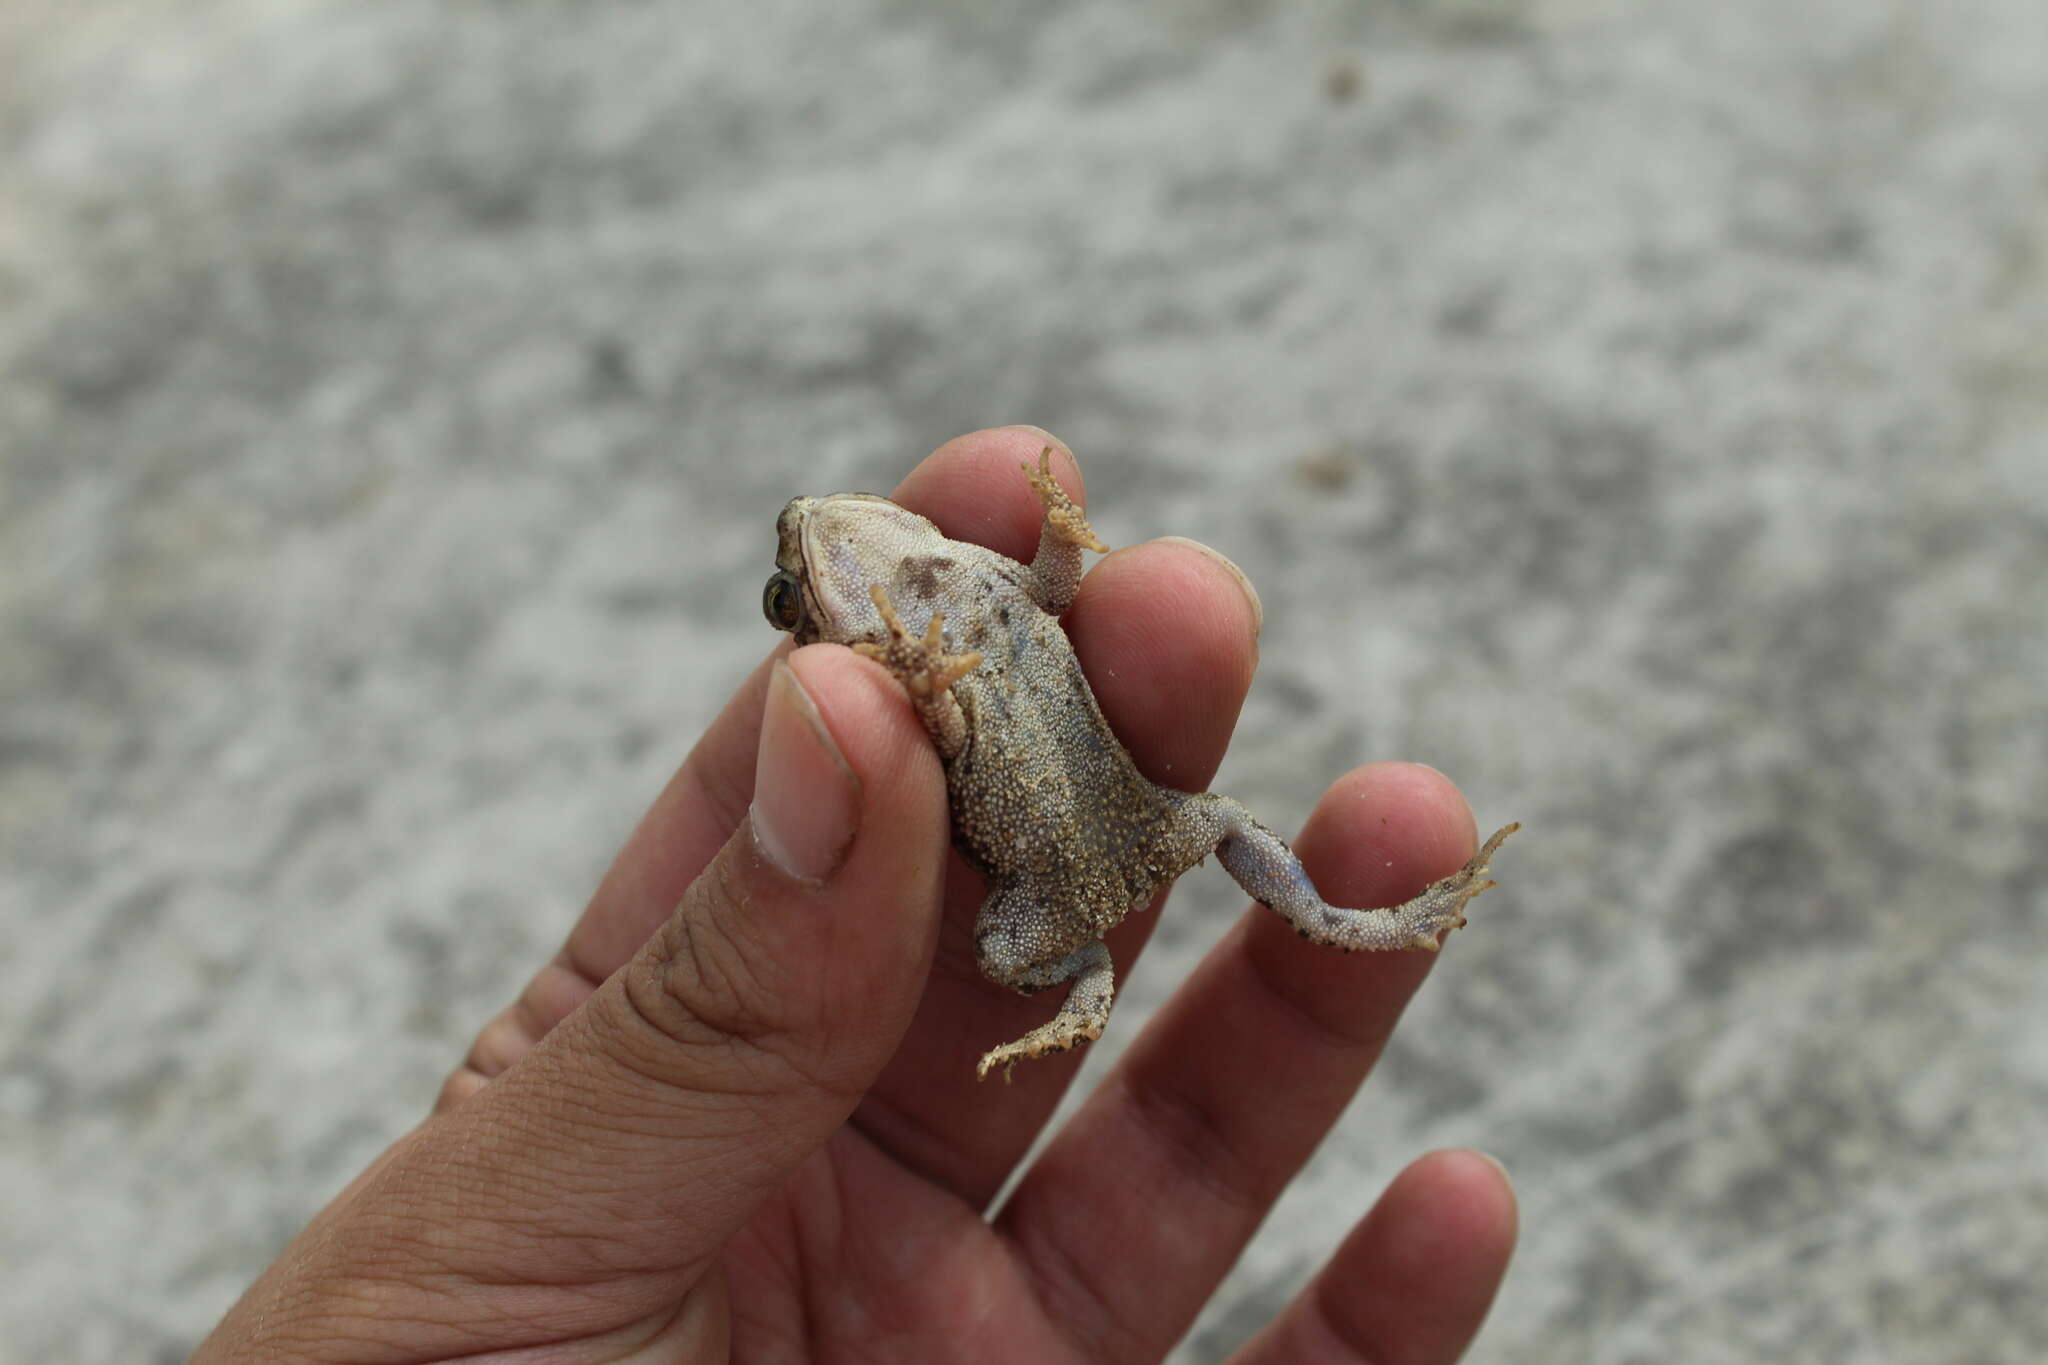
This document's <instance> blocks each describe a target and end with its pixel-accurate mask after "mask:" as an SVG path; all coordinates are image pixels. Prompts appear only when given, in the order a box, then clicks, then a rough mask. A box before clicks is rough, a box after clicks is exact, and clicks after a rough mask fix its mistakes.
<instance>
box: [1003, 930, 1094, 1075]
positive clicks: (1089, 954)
mask: <svg viewBox="0 0 2048 1365" xmlns="http://www.w3.org/2000/svg"><path fill="white" fill-rule="evenodd" d="M990 947H991V939H990V936H987V935H984V936H983V939H982V943H981V970H982V971H983V973H984V974H986V975H987V976H988V977H989V979H990V980H993V981H999V982H1001V983H1002V984H1003V985H1005V986H1008V987H1010V988H1012V989H1013V990H1019V991H1026V992H1029V991H1036V990H1043V989H1044V988H1045V987H1047V986H1057V985H1058V984H1059V983H1060V982H1062V981H1072V982H1073V983H1074V984H1073V985H1072V986H1071V987H1070V988H1068V990H1067V998H1066V1000H1065V1001H1064V1002H1063V1003H1062V1004H1061V1005H1060V1012H1059V1013H1058V1014H1056V1015H1054V1016H1053V1017H1052V1018H1051V1019H1049V1020H1047V1021H1046V1022H1045V1023H1043V1024H1040V1025H1039V1026H1038V1027H1037V1028H1035V1029H1033V1030H1031V1032H1029V1033H1027V1034H1025V1035H1024V1036H1023V1037H1022V1038H1019V1039H1018V1040H1017V1041H1016V1042H1014V1043H1005V1044H1003V1045H1002V1046H1001V1047H999V1048H996V1049H995V1050H994V1051H992V1052H990V1053H989V1054H988V1055H986V1056H985V1057H983V1058H982V1059H981V1064H980V1065H979V1066H977V1067H975V1068H974V1076H975V1079H976V1080H980V1079H981V1078H983V1077H985V1076H987V1075H988V1073H989V1072H990V1071H991V1070H993V1069H994V1068H996V1067H1001V1068H1002V1069H1003V1079H1004V1080H1005V1081H1007V1080H1009V1079H1010V1068H1011V1067H1013V1066H1015V1065H1016V1064H1017V1063H1018V1062H1021V1061H1024V1060H1026V1059H1027V1058H1031V1057H1046V1056H1050V1055H1052V1054H1053V1053H1055V1052H1065V1051H1066V1050H1067V1049H1069V1048H1073V1047H1078V1046H1080V1045H1081V1044H1082V1043H1087V1042H1093V1041H1094V1040H1095V1039H1097V1038H1100V1037H1101V1036H1102V1030H1103V1027H1104V1025H1106V1024H1108V1023H1109V1002H1110V1000H1111V999H1112V997H1114V996H1115V994H1116V977H1115V973H1114V972H1112V971H1111V969H1110V965H1109V949H1108V947H1107V946H1106V945H1104V944H1103V942H1102V940H1101V939H1097V940H1096V941H1095V942H1093V943H1086V944H1083V945H1082V946H1081V947H1079V948H1076V949H1075V950H1074V951H1073V952H1071V953H1068V954H1067V955H1066V956H1065V957H1062V958H1058V959H1055V960H1054V961H1052V962H1047V963H1041V964H1027V963H1023V962H1019V961H1015V960H1011V961H1004V960H1002V959H1001V958H1000V956H999V955H992V954H991V952H990ZM997 953H998V954H999V953H1000V949H998V950H997Z"/></svg>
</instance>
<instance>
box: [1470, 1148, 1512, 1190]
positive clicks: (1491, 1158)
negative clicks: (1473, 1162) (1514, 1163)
mask: <svg viewBox="0 0 2048 1365" xmlns="http://www.w3.org/2000/svg"><path fill="white" fill-rule="evenodd" d="M1465 1150H1466V1151H1468V1152H1470V1153H1471V1154H1472V1155H1473V1156H1476V1157H1478V1158H1479V1159H1480V1160H1481V1161H1484V1162H1485V1163H1486V1164H1487V1165H1489V1166H1491V1167H1493V1169H1495V1170H1496V1171H1499V1172H1500V1178H1501V1179H1502V1180H1503V1181H1504V1182H1506V1184H1507V1187H1508V1188H1509V1189H1513V1188H1514V1187H1515V1178H1514V1177H1513V1176H1511V1175H1509V1174H1508V1168H1507V1167H1506V1166H1504V1165H1503V1164H1501V1159H1500V1158H1499V1157H1497V1156H1495V1155H1494V1154H1493V1153H1492V1152H1482V1151H1481V1150H1479V1148H1477V1147H1467V1148H1466V1149H1465Z"/></svg>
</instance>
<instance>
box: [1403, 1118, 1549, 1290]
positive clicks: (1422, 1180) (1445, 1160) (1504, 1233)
mask: <svg viewBox="0 0 2048 1365" xmlns="http://www.w3.org/2000/svg"><path fill="white" fill-rule="evenodd" d="M1404 1183H1406V1184H1413V1185H1418V1186H1420V1187H1421V1188H1420V1189H1419V1190H1417V1191H1416V1192H1415V1193H1414V1196H1413V1197H1415V1198H1417V1199H1418V1200H1420V1201H1422V1202H1423V1203H1425V1204H1426V1205H1427V1206H1428V1208H1429V1209H1431V1210H1432V1211H1433V1216H1434V1217H1436V1218H1437V1219H1439V1220H1441V1222H1440V1226H1442V1227H1444V1228H1445V1230H1446V1232H1447V1235H1448V1236H1449V1237H1450V1239H1451V1240H1452V1241H1453V1242H1455V1243H1456V1244H1457V1245H1459V1246H1462V1247H1465V1248H1468V1249H1469V1250H1470V1252H1471V1253H1472V1254H1481V1253H1485V1254H1490V1255H1492V1256H1494V1257H1495V1258H1496V1259H1498V1260H1499V1261H1500V1263H1501V1264H1502V1265H1503V1266H1505V1264H1506V1262H1507V1258H1508V1256H1509V1254H1510V1253H1511V1252H1512V1251H1513V1250H1514V1245H1515V1238H1516V1236H1517V1234H1518V1232H1519V1220H1520V1212H1519V1207H1520V1206H1519V1201H1518V1199H1517V1197H1516V1195H1515V1182H1514V1178H1513V1177H1512V1176H1510V1175H1509V1174H1508V1168H1507V1167H1506V1166H1505V1165H1503V1164H1502V1163H1501V1161H1500V1159H1499V1158H1498V1157H1496V1156H1493V1155H1492V1154H1491V1153H1488V1152H1482V1151H1480V1150H1478V1149H1477V1148H1473V1147H1447V1148H1442V1149H1440V1150H1438V1151H1434V1152H1429V1153H1426V1154H1425V1155H1423V1156H1420V1157H1418V1158H1416V1159H1415V1160H1414V1161H1413V1162H1411V1163H1409V1165H1408V1167H1407V1169H1406V1170H1404V1171H1402V1172H1401V1174H1400V1175H1399V1176H1397V1177H1396V1178H1395V1184H1396V1185H1402V1184H1404ZM1391 1192H1392V1187H1390V1188H1389V1193H1390V1194H1391Z"/></svg>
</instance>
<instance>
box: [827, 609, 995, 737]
mask: <svg viewBox="0 0 2048 1365" xmlns="http://www.w3.org/2000/svg"><path fill="white" fill-rule="evenodd" d="M868 597H869V599H870V600H871V601H873V602H874V604H875V610H876V611H878V612H880V613H881V616H882V625H883V627H884V628H885V629H887V630H888V632H889V639H888V643H886V644H879V645H874V644H867V643H865V642H863V643H861V644H857V645H855V646H854V647H853V652H854V653H856V654H858V655H860V656H861V657H862V658H864V659H873V660H874V661H875V662H876V663H878V664H880V665H881V666H882V667H884V668H886V669H888V670H889V671H890V672H891V673H892V674H894V675H895V677H896V681H898V682H900V683H902V684H903V690H904V691H906V692H908V693H909V694H910V704H911V705H912V706H913V707H915V708H916V709H917V716H918V719H919V720H922V721H923V722H924V728H925V729H926V731H928V732H929V733H930V734H931V737H932V743H933V744H935V745H937V746H938V750H939V757H941V758H953V757H955V756H957V755H958V754H959V752H960V751H961V750H962V749H964V748H966V747H967V717H966V715H965V714H964V713H962V711H961V710H960V699H959V698H957V697H955V696H954V695H953V692H952V687H953V684H954V683H956V682H959V681H960V680H961V679H962V678H964V677H966V676H967V675H968V674H969V673H972V672H973V671H974V670H975V669H977V668H979V667H981V656H980V655H979V654H975V653H971V652H970V653H967V654H948V653H946V639H945V634H944V631H943V629H942V627H943V626H944V623H945V618H944V617H942V616H940V615H939V613H937V612H933V613H932V619H931V623H930V624H929V625H927V626H926V627H925V632H924V638H923V639H919V638H918V637H917V636H915V635H912V634H911V633H910V632H909V631H908V630H906V629H904V626H903V618H902V617H900V616H898V615H897V614H896V608H895V606H894V604H892V603H891V602H890V601H889V594H888V593H886V592H883V591H882V587H881V585H880V584H879V583H877V584H871V585H870V586H869V588H868Z"/></svg>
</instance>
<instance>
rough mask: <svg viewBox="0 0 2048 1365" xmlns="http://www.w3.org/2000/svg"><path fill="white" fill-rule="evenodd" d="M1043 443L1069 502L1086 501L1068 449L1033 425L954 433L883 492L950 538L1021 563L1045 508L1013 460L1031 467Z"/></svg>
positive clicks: (1028, 555) (1031, 550)
mask: <svg viewBox="0 0 2048 1365" xmlns="http://www.w3.org/2000/svg"><path fill="white" fill-rule="evenodd" d="M1048 445H1050V446H1051V447H1053V450H1054V452H1055V453H1054V457H1053V462H1052V472H1053V477H1054V478H1055V479H1057V480H1058V481H1059V484H1060V487H1062V488H1064V489H1065V490H1066V491H1067V493H1068V495H1069V496H1070V497H1072V498H1073V499H1074V501H1075V502H1076V503H1079V504H1081V505H1082V506H1086V505H1087V496H1086V490H1085V488H1084V486H1083V484H1082V480H1081V469H1080V465H1079V463H1078V462H1076V460H1075V459H1074V453H1073V451H1071V450H1069V449H1068V448H1067V444H1066V442H1064V441H1062V440H1060V439H1059V438H1058V437H1057V436H1054V435H1052V434H1051V433H1050V432H1047V431H1045V430H1044V429H1043V428H1040V427H1034V426H1007V427H988V428H985V429H983V430H981V431H970V432H968V433H967V434H966V435H965V436H956V437H954V438H953V439H952V440H950V441H948V442H946V443H945V444H944V445H942V446H940V447H939V448H938V449H937V450H934V451H933V452H932V453H931V454H929V455H927V456H925V458H924V459H923V460H922V461H920V462H919V464H918V466H917V468H915V469H913V470H911V471H910V473H909V474H908V475H906V476H905V477H904V479H903V482H902V483H900V484H898V485H896V491H895V492H894V493H892V494H890V495H889V496H890V497H891V498H892V499H893V500H894V501H896V502H898V503H900V504H902V505H903V506H905V507H908V508H909V509H910V510H911V511H913V512H917V513H919V514H921V515H923V516H927V517H930V518H931V519H932V521H933V522H934V523H935V524H936V525H937V526H938V528H939V529H940V530H941V531H943V532H945V534H946V535H948V536H950V537H952V538H953V539H955V540H969V541H973V542H974V543H975V544H977V545H985V546H987V547H988V548H989V549H991V550H994V551H996V552H997V553H999V554H1005V555H1008V556H1009V557H1010V558H1012V559H1016V560H1021V561H1026V562H1028V561H1029V560H1030V559H1031V557H1032V555H1033V554H1034V553H1035V552H1036V550H1037V547H1038V527H1039V523H1040V522H1041V521H1043V520H1044V516H1045V508H1044V504H1042V503H1040V502H1039V500H1038V495H1037V494H1036V493H1033V492H1032V491H1031V485H1030V484H1029V483H1027V482H1026V481H1025V478H1024V475H1023V473H1022V471H1021V470H1020V469H1019V466H1020V465H1027V464H1028V465H1030V466H1032V467H1033V468H1036V467H1037V464H1038V456H1039V452H1040V451H1042V450H1044V449H1045V448H1046V447H1047V446H1048Z"/></svg>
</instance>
